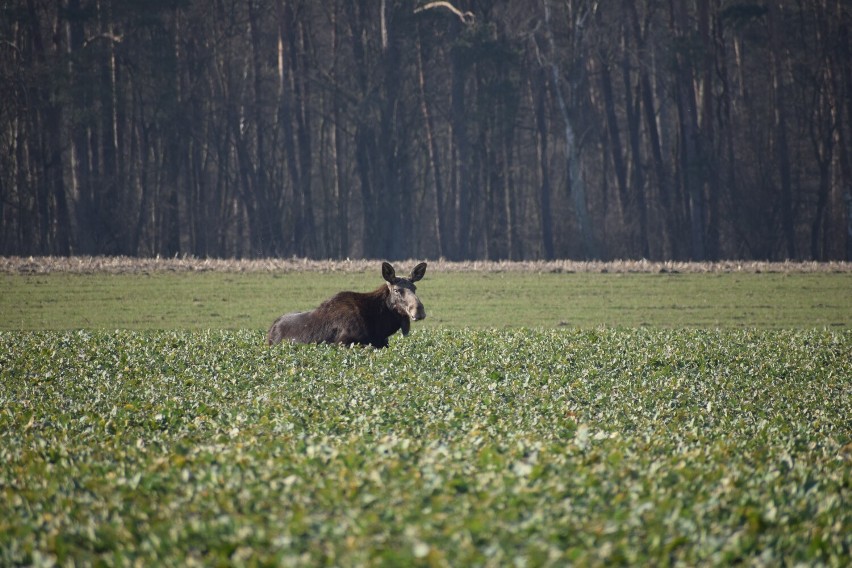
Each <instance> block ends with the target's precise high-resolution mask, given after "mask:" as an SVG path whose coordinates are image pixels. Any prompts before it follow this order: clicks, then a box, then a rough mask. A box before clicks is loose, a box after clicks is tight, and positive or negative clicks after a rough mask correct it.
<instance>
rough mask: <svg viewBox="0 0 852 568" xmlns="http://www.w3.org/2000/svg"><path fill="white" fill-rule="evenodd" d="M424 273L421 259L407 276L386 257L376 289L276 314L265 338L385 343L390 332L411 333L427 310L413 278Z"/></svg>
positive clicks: (270, 340)
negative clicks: (396, 269)
mask: <svg viewBox="0 0 852 568" xmlns="http://www.w3.org/2000/svg"><path fill="white" fill-rule="evenodd" d="M425 273H426V263H425V262H421V263H420V264H418V265H417V266H416V267H414V270H412V271H411V275H410V276H408V278H404V277H399V276H397V275H396V271H395V270H394V267H393V266H391V264H390V263H388V262H383V263H382V278H384V279H385V283H384V284H382V285H381V286H379V287H378V288H376V289H375V290H374V291H372V292H367V293H361V292H340V293H338V294H335V295H334V296H332V297H331V298H329V299H328V300H326V301H325V302H323V303H322V304H320V305H319V306H318V307H317V308H316V309H313V310H311V311H309V312H295V313H290V314H284V315H283V316H281V317H279V318H278V319H276V320H275V322H274V323H273V324H272V327H270V328H269V333H268V334H267V337H266V339H267V343H268V344H269V345H275V344H276V343H279V342H280V341H282V340H284V339H289V340H290V341H293V342H296V343H340V344H343V345H351V344H358V345H372V346H373V347H387V346H388V337H390V336H391V335H393V334H394V333H396V332H397V331H398V330H400V329H401V330H402V334H403V335H408V332H409V331H410V330H411V320H415V321H416V320H422V319H423V318H425V317H426V310H425V309H424V308H423V304H422V303H421V302H420V299H419V298H418V297H417V294H416V292H417V287H416V286H415V285H414V283H415V282H417V281H418V280H420V279H421V278H423V275H424V274H425Z"/></svg>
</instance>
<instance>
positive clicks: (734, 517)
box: [0, 272, 852, 566]
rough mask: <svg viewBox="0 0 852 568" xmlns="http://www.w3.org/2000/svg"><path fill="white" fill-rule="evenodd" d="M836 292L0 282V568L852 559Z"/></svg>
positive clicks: (361, 278) (659, 277)
mask: <svg viewBox="0 0 852 568" xmlns="http://www.w3.org/2000/svg"><path fill="white" fill-rule="evenodd" d="M850 282H852V281H851V280H850V275H849V274H848V273H844V274H832V273H820V274H706V275H700V274H583V273H577V274H532V273H526V274H522V273H441V272H436V273H433V274H431V275H430V274H429V273H427V278H426V279H425V280H424V281H423V282H422V283H420V284H419V285H418V294H419V295H420V297H421V299H422V300H423V302H424V304H425V306H426V308H427V310H428V312H429V318H428V319H427V320H426V321H425V322H423V324H422V325H421V324H420V323H418V324H415V325H414V326H413V331H412V334H411V335H410V336H409V337H407V338H402V337H399V336H395V337H394V338H392V339H391V344H390V348H388V349H384V350H372V349H361V348H354V349H349V348H343V347H338V346H329V345H320V346H314V345H307V346H305V345H279V346H276V347H274V348H268V347H266V346H265V345H264V332H265V329H266V327H267V326H268V325H269V323H270V322H271V320H272V318H274V317H275V316H276V315H278V314H279V313H281V312H283V311H289V310H295V309H305V308H310V307H312V306H314V305H316V304H317V303H318V302H319V301H320V300H321V299H323V298H325V297H327V296H328V295H330V294H332V293H333V292H335V291H337V290H340V289H346V288H349V289H356V290H369V289H371V288H373V287H375V286H376V285H377V283H378V277H377V276H374V275H372V274H366V273H350V274H322V273H287V274H268V273H248V274H233V273H201V274H196V273H159V272H154V273H151V274H149V275H141V274H140V275H130V274H119V275H108V274H91V275H75V274H63V273H56V274H49V275H12V274H8V273H7V274H2V275H0V310H2V312H0V314H2V316H0V330H3V331H0V565H2V566H6V565H37V566H47V565H54V564H58V565H72V564H76V565H80V564H84V565H89V564H94V565H104V566H112V565H116V566H123V565H135V564H141V565H167V566H168V565H171V566H184V565H205V566H210V565H272V566H287V565H296V566H301V565H308V566H316V565H326V566H363V565H367V566H418V565H422V566H468V565H473V566H504V565H510V566H512V565H515V566H564V565H566V564H576V565H600V566H603V565H612V564H629V565H673V564H677V565H690V566H692V565H725V566H727V565H731V564H744V565H796V564H802V565H807V566H812V565H825V566H848V565H849V564H850V562H852V507H850V506H849V503H850V502H852V421H850V418H849V417H850V416H852V330H850V329H849V327H850V325H852V294H850V293H849V290H850Z"/></svg>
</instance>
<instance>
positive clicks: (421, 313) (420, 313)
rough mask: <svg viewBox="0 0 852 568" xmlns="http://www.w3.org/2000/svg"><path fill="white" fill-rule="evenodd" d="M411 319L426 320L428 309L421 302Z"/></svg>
mask: <svg viewBox="0 0 852 568" xmlns="http://www.w3.org/2000/svg"><path fill="white" fill-rule="evenodd" d="M411 319H413V320H414V321H418V320H422V319H426V309H425V308H424V307H423V304H421V303H420V302H418V303H417V307H416V309H415V310H414V313H413V314H411Z"/></svg>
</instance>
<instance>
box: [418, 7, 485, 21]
mask: <svg viewBox="0 0 852 568" xmlns="http://www.w3.org/2000/svg"><path fill="white" fill-rule="evenodd" d="M433 8H445V9H447V10H449V11H450V12H452V13H453V14H455V15H456V16H457V17H458V19H459V21H461V23H463V24H464V25H466V26H469V25H471V24H473V23H474V21H475V20H476V16H475V15H474V14H473V12H462V11H461V10H459V9H458V8H456V7H455V6H453V5H452V4H450V3H449V2H429V3H428V4H424V5H423V6H420V7H418V8H415V9H414V13H415V14H419V13H420V12H425V11H426V10H431V9H433Z"/></svg>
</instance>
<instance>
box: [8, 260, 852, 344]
mask: <svg viewBox="0 0 852 568" xmlns="http://www.w3.org/2000/svg"><path fill="white" fill-rule="evenodd" d="M380 283H381V277H380V275H379V272H378V270H376V272H375V273H372V272H370V273H329V274H322V273H312V272H305V273H287V274H269V273H246V274H232V273H217V272H205V273H189V272H184V273H158V272H154V273H150V274H86V275H80V274H67V273H56V274H48V275H12V274H0V329H5V330H62V329H79V328H87V329H266V328H268V327H269V325H270V324H271V323H272V320H273V319H275V318H276V317H277V316H279V315H281V314H282V313H284V312H285V311H297V310H305V309H310V308H312V307H315V306H316V305H317V304H319V302H321V301H322V300H323V299H325V298H327V297H328V296H330V295H332V294H333V293H335V292H337V291H339V290H344V289H350V290H358V291H369V290H372V289H374V288H375V287H376V286H378V285H379V284H380ZM418 294H419V296H420V298H421V300H422V301H423V304H424V305H425V306H426V310H427V312H428V317H427V319H426V320H425V321H424V322H422V324H421V323H418V324H416V325H417V326H426V327H449V328H464V327H474V328H504V327H515V328H517V327H530V328H535V327H545V328H553V327H557V326H567V327H570V328H577V327H580V328H595V327H598V326H601V325H605V326H611V327H612V326H625V327H642V326H650V327H669V328H678V327H699V328H717V327H719V328H747V327H757V328H774V329H778V328H791V327H793V328H812V327H817V328H821V327H829V326H830V327H847V328H848V327H850V326H852V274H850V273H794V274H777V273H776V274H754V273H742V274H733V273H720V274H594V273H577V274H536V273H516V272H507V273H476V272H461V273H459V272H454V273H440V272H437V273H436V272H432V273H430V272H428V271H427V273H426V278H425V279H424V280H423V281H422V282H421V283H419V285H418Z"/></svg>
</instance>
